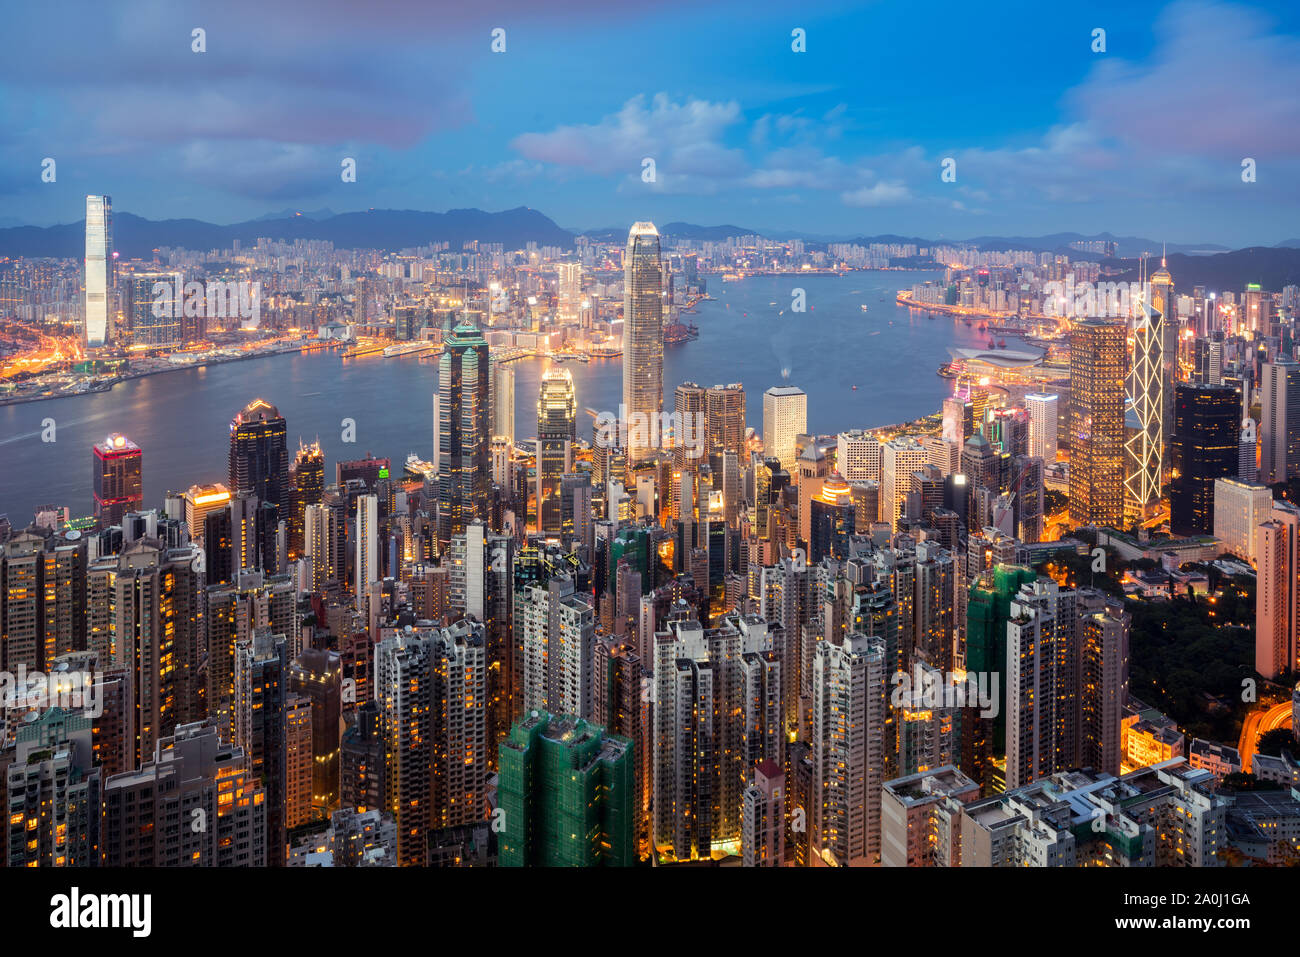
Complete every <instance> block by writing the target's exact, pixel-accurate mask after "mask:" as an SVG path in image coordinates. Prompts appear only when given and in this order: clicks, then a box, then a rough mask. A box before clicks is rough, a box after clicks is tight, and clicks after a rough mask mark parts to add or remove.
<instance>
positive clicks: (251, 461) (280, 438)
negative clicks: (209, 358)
mask: <svg viewBox="0 0 1300 957" xmlns="http://www.w3.org/2000/svg"><path fill="white" fill-rule="evenodd" d="M286 435H287V427H286V425H285V421H284V416H282V415H281V414H280V410H279V409H277V408H276V407H275V406H273V405H271V403H269V402H267V401H266V400H265V399H254V400H253V401H252V402H250V403H248V405H246V406H244V408H243V409H242V410H240V412H239V414H238V415H236V416H235V417H234V418H233V419H231V420H230V494H231V495H235V496H238V495H239V494H240V493H245V492H246V493H251V494H252V495H253V496H254V497H255V498H257V499H258V501H261V502H270V503H271V504H272V505H274V506H276V507H277V508H279V509H281V510H287V509H288V507H289V448H288V445H287V439H286Z"/></svg>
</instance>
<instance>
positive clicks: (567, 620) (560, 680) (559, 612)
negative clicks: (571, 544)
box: [514, 575, 596, 719]
mask: <svg viewBox="0 0 1300 957" xmlns="http://www.w3.org/2000/svg"><path fill="white" fill-rule="evenodd" d="M514 622H515V645H516V647H517V648H518V649H519V652H520V654H521V655H522V658H523V673H522V674H521V675H520V676H519V681H520V688H521V690H522V694H523V700H522V702H521V703H520V707H521V708H522V709H523V710H524V711H534V710H536V711H551V712H552V713H554V714H571V715H574V716H575V717H578V718H583V719H590V718H591V717H592V716H593V714H594V711H595V689H596V683H595V643H596V615H595V611H594V610H593V609H592V607H591V605H590V604H589V603H588V602H586V601H583V600H582V599H581V598H579V597H577V596H576V595H575V594H574V592H573V579H572V578H570V577H569V576H567V575H553V576H552V577H551V579H550V581H549V582H547V583H545V584H533V585H528V586H525V587H524V588H522V589H520V590H518V591H517V592H516V594H515V607H514Z"/></svg>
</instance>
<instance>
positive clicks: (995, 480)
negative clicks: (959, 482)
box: [961, 432, 1002, 494]
mask: <svg viewBox="0 0 1300 957" xmlns="http://www.w3.org/2000/svg"><path fill="white" fill-rule="evenodd" d="M1001 469H1002V457H1001V455H999V453H998V450H997V449H995V448H994V447H993V443H992V442H990V441H989V440H988V439H987V438H985V437H984V433H983V432H976V433H975V434H974V435H972V436H971V437H970V438H969V439H967V440H966V444H965V445H964V446H962V450H961V474H963V475H965V476H966V481H967V483H968V484H967V487H968V488H969V489H970V490H971V492H972V493H974V492H975V491H978V490H979V489H987V490H988V491H990V492H993V493H994V494H997V491H998V488H999V487H1000V486H1001V480H1002V473H1001Z"/></svg>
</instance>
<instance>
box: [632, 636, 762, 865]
mask: <svg viewBox="0 0 1300 957" xmlns="http://www.w3.org/2000/svg"><path fill="white" fill-rule="evenodd" d="M669 628H670V630H668V631H664V632H658V633H657V634H656V635H655V638H654V661H655V663H654V684H655V699H654V700H655V706H654V770H653V775H652V778H653V791H654V807H653V814H652V818H651V825H650V840H651V847H652V849H653V851H654V853H655V854H656V855H657V857H658V859H659V860H661V861H689V860H704V859H708V858H709V857H710V856H711V855H712V853H713V852H714V851H715V850H722V849H724V848H726V847H729V846H732V845H734V844H736V843H737V842H739V840H740V838H741V814H742V793H743V791H744V788H745V784H746V782H747V781H748V780H750V772H749V769H750V768H751V767H752V766H753V765H748V764H747V763H746V760H747V758H749V757H751V756H752V757H754V758H755V762H756V761H757V760H761V759H762V758H764V757H770V758H772V759H773V760H775V761H776V762H777V764H778V765H779V764H780V763H781V757H782V755H781V753H779V751H778V752H777V753H770V751H769V752H768V753H765V750H764V749H765V747H766V748H768V749H777V748H779V747H780V745H781V742H783V740H784V738H783V737H782V736H781V734H780V733H779V728H778V727H775V726H773V725H774V723H773V722H771V721H768V720H767V719H768V718H769V717H771V716H772V715H773V713H774V712H773V708H772V702H771V696H770V695H769V694H768V693H767V691H770V689H771V688H772V684H773V682H775V683H777V684H778V685H779V681H780V678H779V668H778V669H776V671H775V673H773V670H772V668H771V663H770V661H768V660H767V656H768V655H770V654H771V653H772V635H771V633H770V632H769V631H768V629H767V627H766V626H765V625H764V623H763V622H762V621H761V619H756V618H750V619H746V618H740V617H732V618H728V619H727V620H726V621H725V623H724V624H723V625H722V626H721V627H718V628H708V629H706V628H703V627H702V626H701V625H700V624H699V622H696V621H685V620H681V621H673V622H671V623H670V625H669ZM756 656H757V657H763V658H764V661H758V660H756ZM760 687H761V688H763V689H766V690H765V691H764V692H763V693H761V694H756V695H755V696H754V697H750V696H749V695H748V694H747V692H748V691H757V690H758V689H759V688H760Z"/></svg>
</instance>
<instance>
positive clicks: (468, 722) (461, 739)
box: [373, 621, 488, 867]
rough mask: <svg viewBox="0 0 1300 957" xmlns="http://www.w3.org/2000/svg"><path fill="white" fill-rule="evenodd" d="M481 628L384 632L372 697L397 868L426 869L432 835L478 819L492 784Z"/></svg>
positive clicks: (464, 625)
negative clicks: (376, 709) (393, 823)
mask: <svg viewBox="0 0 1300 957" xmlns="http://www.w3.org/2000/svg"><path fill="white" fill-rule="evenodd" d="M484 645H485V642H484V637H483V626H482V625H481V624H478V623H475V622H469V621H462V622H459V623H457V624H456V625H453V626H452V627H451V628H433V627H425V626H421V627H420V628H418V629H417V628H414V627H412V626H410V625H408V626H406V627H404V628H400V629H396V628H385V629H383V637H382V639H381V640H380V641H379V643H378V644H376V645H375V664H374V696H373V700H374V701H375V702H376V703H377V704H378V706H379V719H380V720H379V723H380V733H381V735H382V737H383V740H384V742H385V749H386V754H387V758H386V770H385V797H384V808H385V810H386V811H387V812H388V813H389V814H391V815H392V816H393V819H394V820H395V821H396V822H397V836H398V863H399V865H400V866H404V867H407V866H416V867H420V866H423V865H424V862H425V848H426V845H427V841H428V831H429V830H430V829H432V828H441V827H455V826H459V825H462V824H469V823H471V822H474V821H478V820H481V819H482V818H483V816H484V813H485V806H484V801H483V797H484V795H483V789H484V786H485V782H486V779H487V770H488V753H487V748H488V744H487V722H486V708H485V705H486V699H487V667H488V663H487V660H486V656H485V654H484Z"/></svg>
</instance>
